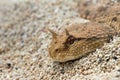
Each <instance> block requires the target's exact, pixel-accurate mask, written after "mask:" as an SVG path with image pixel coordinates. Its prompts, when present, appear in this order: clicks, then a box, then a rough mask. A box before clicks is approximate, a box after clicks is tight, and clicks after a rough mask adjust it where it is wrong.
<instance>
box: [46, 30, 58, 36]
mask: <svg viewBox="0 0 120 80" xmlns="http://www.w3.org/2000/svg"><path fill="white" fill-rule="evenodd" d="M47 30H48V31H49V32H50V33H52V36H53V38H56V37H57V36H58V35H57V33H55V31H53V30H51V29H49V28H47Z"/></svg>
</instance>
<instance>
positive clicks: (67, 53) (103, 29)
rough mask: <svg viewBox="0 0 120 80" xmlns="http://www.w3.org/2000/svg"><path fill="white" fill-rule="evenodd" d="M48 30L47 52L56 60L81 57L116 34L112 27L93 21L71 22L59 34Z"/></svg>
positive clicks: (61, 60)
mask: <svg viewBox="0 0 120 80" xmlns="http://www.w3.org/2000/svg"><path fill="white" fill-rule="evenodd" d="M48 30H49V31H50V32H51V33H52V41H51V43H50V45H49V54H50V57H51V58H52V59H53V60H54V61H58V62H66V61H69V60H74V59H78V58H80V57H83V56H84V55H87V54H88V53H90V52H92V51H95V50H96V49H97V48H100V47H102V46H103V45H104V43H107V42H109V41H110V38H112V37H113V36H114V35H115V34H116V31H115V30H114V29H113V28H111V27H109V26H107V25H103V24H99V23H94V22H89V23H84V24H80V23H77V24H76V23H75V24H71V25H70V26H68V27H66V29H65V31H63V32H62V33H61V34H56V33H55V32H54V31H53V30H50V29H48Z"/></svg>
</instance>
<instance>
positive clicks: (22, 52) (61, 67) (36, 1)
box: [0, 0, 120, 80]
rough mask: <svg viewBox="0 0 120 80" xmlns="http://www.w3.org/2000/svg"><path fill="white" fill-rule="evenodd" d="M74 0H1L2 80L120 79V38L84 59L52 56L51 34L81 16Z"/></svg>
mask: <svg viewBox="0 0 120 80" xmlns="http://www.w3.org/2000/svg"><path fill="white" fill-rule="evenodd" d="M76 7H77V2H76V1H74V0H23V1H22V0H20V1H16V0H11V1H7V0H5V1H4V2H3V1H2V0H0V80H120V37H117V36H116V37H114V39H113V41H111V42H110V43H106V44H105V45H104V46H103V47H102V48H100V49H97V50H96V51H94V52H92V53H90V54H89V55H88V56H86V57H83V58H81V59H78V60H75V61H70V62H66V63H57V62H53V60H52V59H51V58H50V57H49V53H48V45H49V43H50V41H51V34H50V33H49V32H46V30H45V28H46V27H49V28H50V29H53V30H55V31H56V32H57V33H59V32H61V31H62V30H64V28H65V27H66V26H67V25H69V24H71V23H73V22H81V23H84V22H87V21H88V20H84V19H82V18H79V12H78V10H77V8H76Z"/></svg>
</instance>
